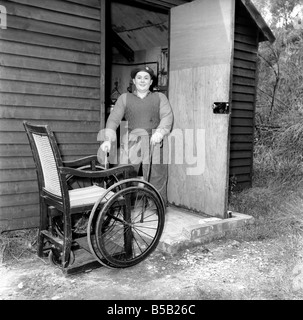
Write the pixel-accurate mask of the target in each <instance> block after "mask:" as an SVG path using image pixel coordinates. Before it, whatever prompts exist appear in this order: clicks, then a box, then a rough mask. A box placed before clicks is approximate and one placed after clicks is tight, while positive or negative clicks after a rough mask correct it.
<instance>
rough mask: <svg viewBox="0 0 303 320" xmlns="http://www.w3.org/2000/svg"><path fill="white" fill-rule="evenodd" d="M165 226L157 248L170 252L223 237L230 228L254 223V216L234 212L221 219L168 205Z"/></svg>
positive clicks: (173, 252)
mask: <svg viewBox="0 0 303 320" xmlns="http://www.w3.org/2000/svg"><path fill="white" fill-rule="evenodd" d="M165 218H166V219H165V226H164V230H163V233H162V236H161V238H160V242H159V244H158V247H157V250H160V251H163V252H165V253H168V254H175V253H177V252H178V251H180V250H182V249H184V248H188V247H191V246H194V245H197V244H202V243H205V242H209V241H211V240H214V239H217V238H220V237H223V236H224V235H225V233H226V231H228V230H232V229H234V228H239V227H243V226H244V225H246V224H248V223H253V221H254V219H253V217H252V216H249V215H245V214H242V213H237V212H232V213H231V218H227V219H221V218H216V217H209V216H203V215H198V214H195V213H192V212H189V211H186V210H182V209H179V208H176V207H168V208H167V212H166V216H165Z"/></svg>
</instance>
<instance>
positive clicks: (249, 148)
mask: <svg viewBox="0 0 303 320" xmlns="http://www.w3.org/2000/svg"><path fill="white" fill-rule="evenodd" d="M258 33H259V31H258V28H257V26H256V24H255V22H254V21H253V19H252V18H251V17H250V15H249V13H248V12H247V10H246V9H245V7H244V6H243V5H242V3H241V1H236V19H235V46H234V69H233V83H232V116H231V146H230V178H236V182H237V188H245V187H250V186H251V183H252V169H253V140H254V137H253V136H254V115H255V101H256V85H257V84H256V79H257V76H256V72H257V51H258Z"/></svg>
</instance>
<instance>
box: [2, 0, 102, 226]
mask: <svg viewBox="0 0 303 320" xmlns="http://www.w3.org/2000/svg"><path fill="white" fill-rule="evenodd" d="M1 5H4V6H5V7H6V9H7V13H8V16H7V29H6V30H1V32H0V53H1V56H0V94H1V97H0V112H1V116H0V231H3V230H13V229H20V228H29V227H35V226H37V225H38V216H39V211H38V187H37V180H36V179H37V178H36V172H35V167H34V162H33V159H32V154H31V151H30V147H29V145H28V140H27V137H26V134H25V132H24V128H23V125H22V121H23V120H25V119H26V120H29V121H30V122H33V123H41V124H49V125H50V127H51V129H52V130H53V131H54V132H55V134H56V137H57V140H58V142H59V146H60V149H61V152H62V154H63V158H64V160H68V159H75V158H79V157H82V156H86V155H89V154H96V152H97V150H98V146H99V144H98V143H97V133H98V131H99V126H100V2H99V0H86V1H81V0H68V1H67V0H62V1H58V0H52V1H48V0H12V1H1Z"/></svg>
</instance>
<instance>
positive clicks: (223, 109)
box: [213, 102, 229, 114]
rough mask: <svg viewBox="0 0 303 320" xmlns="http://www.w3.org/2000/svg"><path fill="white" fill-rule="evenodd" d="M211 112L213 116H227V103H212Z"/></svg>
mask: <svg viewBox="0 0 303 320" xmlns="http://www.w3.org/2000/svg"><path fill="white" fill-rule="evenodd" d="M213 112H214V113H215V114H229V102H214V103H213Z"/></svg>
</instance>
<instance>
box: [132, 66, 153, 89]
mask: <svg viewBox="0 0 303 320" xmlns="http://www.w3.org/2000/svg"><path fill="white" fill-rule="evenodd" d="M133 82H134V85H135V86H136V89H137V91H139V92H142V93H144V92H147V91H148V90H149V87H150V86H151V84H152V83H153V80H152V79H151V76H150V74H149V73H148V72H145V71H140V72H138V73H137V74H136V77H135V79H133Z"/></svg>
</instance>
